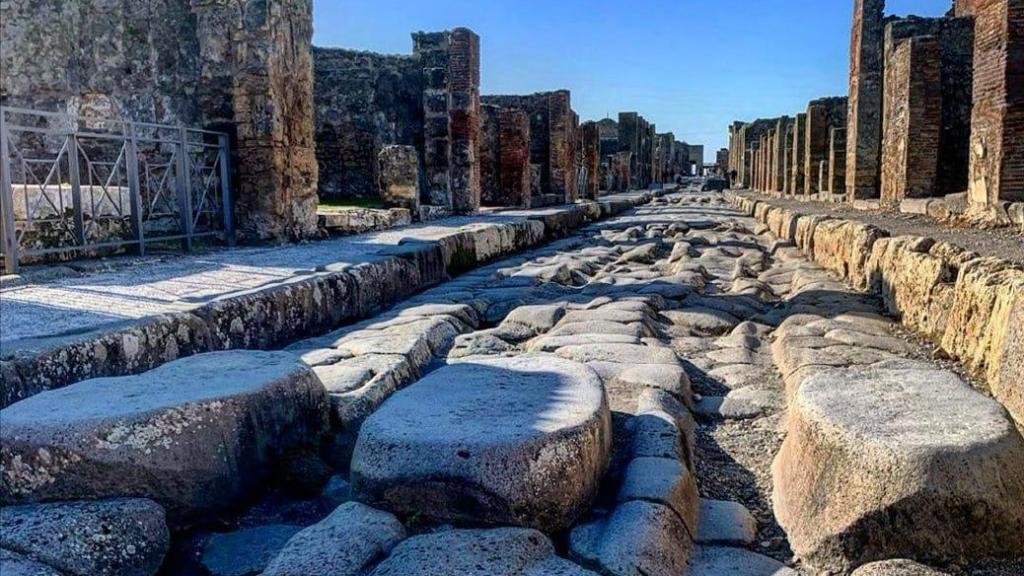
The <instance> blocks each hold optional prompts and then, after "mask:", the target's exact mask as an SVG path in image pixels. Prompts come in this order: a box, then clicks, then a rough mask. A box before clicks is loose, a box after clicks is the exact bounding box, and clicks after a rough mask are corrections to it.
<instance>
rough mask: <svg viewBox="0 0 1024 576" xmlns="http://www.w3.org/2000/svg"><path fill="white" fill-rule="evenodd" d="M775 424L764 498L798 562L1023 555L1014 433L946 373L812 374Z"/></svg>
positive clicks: (827, 565) (1022, 466)
mask: <svg viewBox="0 0 1024 576" xmlns="http://www.w3.org/2000/svg"><path fill="white" fill-rule="evenodd" d="M787 428H788V429H787V435H786V439H785V441H784V442H783V444H782V448H781V450H780V452H779V454H778V455H777V456H776V459H775V462H774V464H773V467H772V469H773V476H774V494H773V498H772V501H773V502H774V506H775V515H776V517H777V518H778V520H779V524H780V525H781V526H782V527H783V529H785V531H786V533H787V535H788V536H789V540H790V544H791V545H792V547H793V550H794V552H796V553H797V555H798V556H800V557H801V559H803V560H804V561H805V563H807V564H808V565H810V566H812V567H814V568H816V569H820V570H829V571H837V572H838V571H848V570H850V569H851V568H852V567H855V566H858V565H860V564H863V563H865V562H870V561H873V560H879V559H886V558H921V557H927V558H931V559H934V560H935V561H940V562H957V563H961V562H969V561H971V560H974V559H980V558H985V557H992V556H997V557H999V556H1006V557H1013V556H1020V555H1022V554H1024V539H1022V538H1020V535H1021V534H1022V533H1024V505H1022V503H1024V439H1022V438H1021V435H1020V433H1019V432H1018V431H1017V429H1016V428H1015V427H1014V425H1013V423H1012V422H1011V421H1010V419H1009V418H1008V416H1007V414H1006V411H1005V410H1004V409H1003V407H1002V406H1001V405H999V404H998V403H997V402H995V401H994V400H992V399H990V398H988V397H986V396H984V395H982V394H981V393H979V392H976V391H975V390H973V389H972V388H970V387H969V386H968V385H967V384H966V383H964V382H963V381H961V380H960V379H959V378H958V377H957V376H956V375H955V374H953V373H951V372H948V371H945V370H938V369H932V370H924V369H917V370H913V369H902V370H895V369H863V368H861V369H856V368H855V369H847V370H833V371H829V372H825V373H819V374H818V375H816V376H812V377H810V378H808V379H807V380H806V381H805V382H804V384H803V386H801V387H800V390H799V391H798V392H797V393H796V395H795V397H794V399H793V401H792V402H791V404H790V409H789V416H788V425H787ZM969 511H970V512H969ZM965 534H970V537H969V538H967V537H965V536H964V535H965Z"/></svg>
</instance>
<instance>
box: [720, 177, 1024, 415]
mask: <svg viewBox="0 0 1024 576" xmlns="http://www.w3.org/2000/svg"><path fill="white" fill-rule="evenodd" d="M727 198H728V199H729V201H730V202H731V203H732V204H733V205H734V206H735V207H737V208H738V209H739V210H741V211H742V212H744V213H745V214H747V215H749V216H753V217H754V218H755V219H756V220H758V221H760V222H762V223H763V224H765V225H766V226H767V227H768V229H769V230H770V231H771V232H772V233H773V234H775V235H776V236H777V237H779V238H780V239H782V240H785V241H789V242H793V243H794V244H795V245H796V247H797V248H799V249H801V250H802V251H804V252H805V253H806V254H808V255H809V256H810V257H811V258H812V259H813V260H814V261H816V262H817V263H818V264H820V265H821V266H823V267H824V268H826V269H828V270H829V271H831V272H833V273H835V274H837V275H838V276H840V277H841V278H842V279H843V280H846V281H848V282H849V283H851V284H852V285H853V286H854V287H856V288H857V289H859V290H864V291H868V292H870V293H872V294H876V295H878V296H881V297H882V299H883V301H884V304H885V308H886V310H887V311H888V312H889V313H891V314H893V315H894V316H896V317H898V318H899V319H900V321H901V323H902V324H903V325H904V326H905V327H907V328H909V329H911V330H914V331H915V332H918V333H920V334H921V335H923V336H926V337H927V338H929V339H930V340H931V341H932V342H933V343H934V344H935V345H936V346H938V347H939V349H941V350H942V351H943V352H944V353H946V354H948V355H949V356H951V357H952V358H954V359H956V360H958V361H960V362H961V363H962V364H963V365H964V366H965V367H966V368H967V369H968V370H969V371H970V373H971V374H972V375H974V376H975V377H977V378H979V379H981V380H983V381H984V382H985V383H986V385H987V386H988V389H989V391H990V392H991V394H992V395H993V396H994V397H995V398H996V400H998V401H999V402H1000V403H1002V404H1003V405H1004V406H1005V407H1006V408H1007V410H1009V411H1010V413H1011V414H1012V416H1013V418H1014V420H1016V422H1017V423H1018V425H1021V426H1024V270H1022V269H1021V268H1020V267H1018V266H1015V265H1013V264H1012V263H1009V262H1006V261H1004V260H1001V259H998V258H983V257H980V256H979V255H978V254H975V253H973V252H968V251H966V250H964V249H963V248H960V247H958V246H955V245H953V244H950V243H948V242H938V241H936V240H934V239H931V238H922V237H917V236H897V237H891V234H890V233H889V232H888V231H886V230H884V229H880V228H877V227H874V226H870V225H866V224H863V223H861V222H857V221H853V220H845V219H841V218H835V217H832V216H822V215H807V214H801V213H799V212H794V211H792V210H789V209H786V208H781V207H778V206H775V205H773V204H771V203H770V202H766V201H763V200H755V199H752V198H748V197H746V196H743V195H741V194H738V193H736V192H731V193H728V194H727Z"/></svg>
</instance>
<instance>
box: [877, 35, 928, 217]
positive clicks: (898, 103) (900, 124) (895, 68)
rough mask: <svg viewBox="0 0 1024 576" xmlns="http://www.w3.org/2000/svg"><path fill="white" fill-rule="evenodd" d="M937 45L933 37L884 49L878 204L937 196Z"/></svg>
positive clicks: (890, 204)
mask: <svg viewBox="0 0 1024 576" xmlns="http://www.w3.org/2000/svg"><path fill="white" fill-rule="evenodd" d="M940 59H941V46H940V45H939V42H938V40H937V39H936V38H935V37H933V36H917V37H914V38H910V39H907V40H903V41H902V42H900V43H899V44H898V45H897V46H895V47H894V48H893V49H891V50H887V57H886V68H885V87H886V89H885V126H884V138H883V143H882V191H881V199H882V203H883V204H884V205H886V206H896V205H898V204H899V202H900V201H901V200H902V199H903V198H908V197H910V198H917V197H926V196H932V195H934V194H935V179H936V174H937V170H938V160H939V139H940V136H941V130H942V124H941V121H942V92H941V78H940V75H941V68H940Z"/></svg>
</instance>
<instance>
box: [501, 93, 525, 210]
mask: <svg viewBox="0 0 1024 576" xmlns="http://www.w3.org/2000/svg"><path fill="white" fill-rule="evenodd" d="M500 131H501V134H500V142H501V144H500V150H501V154H500V160H499V163H500V166H501V169H500V172H501V180H500V183H501V197H502V198H504V200H505V202H507V203H508V204H507V205H509V206H521V207H523V208H529V207H530V197H531V191H530V116H529V115H528V114H527V113H526V112H524V111H522V110H515V109H512V110H502V111H501V113H500Z"/></svg>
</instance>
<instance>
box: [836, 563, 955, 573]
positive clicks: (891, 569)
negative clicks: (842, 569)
mask: <svg viewBox="0 0 1024 576" xmlns="http://www.w3.org/2000/svg"><path fill="white" fill-rule="evenodd" d="M944 575H945V572H940V571H938V570H935V569H934V568H929V567H928V566H925V565H924V564H918V563H917V562H914V561H913V560H883V561H881V562H872V563H871V564H865V565H863V566H861V567H860V568H857V569H856V570H854V571H853V574H851V576H944Z"/></svg>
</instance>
